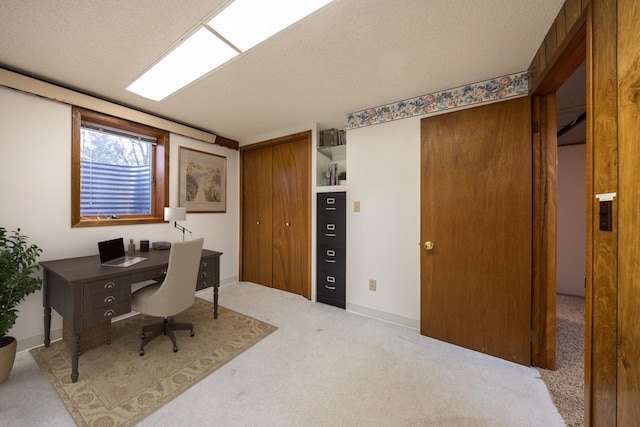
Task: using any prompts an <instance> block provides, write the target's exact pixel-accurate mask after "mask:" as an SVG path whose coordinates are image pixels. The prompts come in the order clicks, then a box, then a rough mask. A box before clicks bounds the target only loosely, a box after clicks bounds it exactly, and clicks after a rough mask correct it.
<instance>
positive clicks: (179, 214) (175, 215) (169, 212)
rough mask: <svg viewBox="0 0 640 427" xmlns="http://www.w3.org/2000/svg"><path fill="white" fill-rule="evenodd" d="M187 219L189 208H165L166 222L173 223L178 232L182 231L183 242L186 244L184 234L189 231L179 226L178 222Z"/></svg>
mask: <svg viewBox="0 0 640 427" xmlns="http://www.w3.org/2000/svg"><path fill="white" fill-rule="evenodd" d="M185 219H187V208H168V207H167V208H164V220H165V221H173V226H174V227H175V228H177V229H178V230H180V231H182V241H183V242H184V232H185V231H189V230H187V229H186V228H184V227H183V226H181V225H180V224H178V222H177V221H184V220H185ZM189 234H193V233H191V231H189Z"/></svg>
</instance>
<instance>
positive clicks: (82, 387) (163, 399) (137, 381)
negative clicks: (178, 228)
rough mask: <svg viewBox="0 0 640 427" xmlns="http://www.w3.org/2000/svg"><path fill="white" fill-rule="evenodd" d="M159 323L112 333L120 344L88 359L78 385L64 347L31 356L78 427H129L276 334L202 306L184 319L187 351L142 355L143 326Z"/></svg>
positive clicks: (134, 322) (165, 347)
mask: <svg viewBox="0 0 640 427" xmlns="http://www.w3.org/2000/svg"><path fill="white" fill-rule="evenodd" d="M154 321H157V319H153V318H150V317H148V316H144V315H136V316H133V317H130V318H128V319H125V320H121V321H119V322H114V323H113V325H112V343H111V344H110V345H102V346H100V347H96V348H94V349H91V350H88V351H86V352H85V353H83V354H82V355H81V356H80V362H79V372H80V378H79V379H78V382H76V383H72V382H71V378H70V373H71V359H70V353H69V350H68V349H67V346H66V345H65V343H64V341H62V340H59V341H56V342H54V343H52V344H51V346H50V347H48V348H45V347H44V346H41V347H37V348H35V349H33V350H31V354H32V355H33V357H34V359H35V360H36V362H37V363H38V365H39V366H40V368H41V369H42V370H43V371H44V372H45V374H46V375H47V377H48V378H49V381H51V384H52V385H53V387H54V388H55V390H56V391H57V392H58V394H59V396H60V398H61V399H62V401H63V402H64V404H65V406H66V407H67V409H68V410H69V413H70V414H71V416H72V417H73V419H74V420H75V422H76V423H77V424H78V425H100V426H115V425H121V426H127V425H133V424H135V423H137V422H140V420H142V419H144V418H145V417H146V416H148V415H149V414H151V413H153V412H154V411H156V410H157V409H158V408H160V407H162V405H164V404H165V403H167V402H168V401H170V400H172V399H173V398H175V397H176V396H178V395H179V394H180V393H182V392H184V391H185V390H187V389H188V388H189V387H191V386H192V385H194V384H196V383H197V382H198V381H200V380H202V379H203V378H205V377H206V376H207V375H209V374H210V373H212V372H213V371H215V370H216V369H218V368H220V367H221V366H223V365H224V364H225V363H227V362H228V361H230V360H231V359H233V358H234V357H236V356H237V355H239V354H240V353H242V352H243V351H245V350H246V349H248V348H249V347H251V346H252V345H254V344H255V343H257V342H258V341H260V340H261V339H262V338H264V337H266V336H267V335H269V334H270V333H271V332H273V331H275V330H276V328H275V327H274V326H272V325H269V324H267V323H264V322H261V321H259V320H256V319H253V318H251V317H248V316H245V315H243V314H240V313H237V312H235V311H232V310H229V309H226V308H224V307H219V314H218V319H217V320H214V319H213V304H212V303H210V302H207V301H204V300H202V299H199V298H196V302H195V304H194V305H193V306H192V307H191V308H190V309H189V310H187V311H186V312H184V313H182V314H181V315H179V316H176V321H181V322H193V324H194V331H195V336H194V337H193V338H192V337H190V336H189V331H177V332H176V338H177V340H178V348H179V351H178V352H177V353H173V346H172V345H171V341H170V340H169V338H167V337H158V338H156V339H155V340H154V341H152V342H151V343H149V344H147V346H146V347H145V355H144V356H143V357H140V356H139V354H138V350H139V345H140V341H139V340H140V331H141V327H142V325H143V324H149V323H153V322H154Z"/></svg>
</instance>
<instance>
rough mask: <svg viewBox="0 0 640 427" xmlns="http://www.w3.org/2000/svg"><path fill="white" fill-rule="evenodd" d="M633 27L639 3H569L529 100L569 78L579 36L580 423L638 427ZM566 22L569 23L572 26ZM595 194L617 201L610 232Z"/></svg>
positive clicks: (639, 72) (639, 270) (638, 190)
mask: <svg viewBox="0 0 640 427" xmlns="http://www.w3.org/2000/svg"><path fill="white" fill-rule="evenodd" d="M638 21H640V2H638V1H637V0H567V1H566V3H565V5H564V7H563V8H562V10H561V11H560V14H559V16H558V19H556V22H555V23H554V25H553V27H552V28H551V30H550V31H549V34H548V35H547V38H546V39H545V42H544V43H543V45H542V46H541V47H540V50H539V51H538V53H537V55H536V58H535V59H534V61H533V63H532V64H531V67H530V68H529V76H530V80H529V82H530V90H531V91H532V92H533V93H535V94H537V95H541V94H545V93H551V92H553V91H555V90H557V88H558V87H559V86H558V82H563V81H564V80H565V79H566V77H568V75H569V74H570V73H571V72H572V66H573V65H572V64H573V63H575V62H577V58H578V55H577V53H576V51H575V49H576V48H580V46H581V42H580V41H579V39H580V38H583V39H584V41H583V42H582V43H584V49H585V51H586V58H587V206H586V209H587V248H586V249H587V271H586V276H587V298H586V300H587V306H586V320H587V322H586V331H585V332H586V348H585V425H587V426H598V427H600V426H617V425H619V426H631V425H638V420H640V310H638V301H639V300H640V263H639V262H638V260H639V259H640V232H638V225H639V224H640V185H639V184H638V183H639V182H640V150H638V145H639V141H640V120H638V117H640V32H639V31H638V25H637V22H638ZM569 22H574V24H573V28H570V27H569V25H568V23H569ZM582 32H584V34H583V33H582ZM562 34H565V37H564V39H563V38H562ZM572 38H573V39H572ZM574 39H575V40H574ZM572 49H573V50H572ZM572 61H573V62H572ZM602 193H615V194H616V196H615V198H614V201H613V231H603V230H600V228H599V215H598V214H599V211H600V208H599V200H598V199H597V198H596V195H597V194H602Z"/></svg>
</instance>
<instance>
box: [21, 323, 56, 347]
mask: <svg viewBox="0 0 640 427" xmlns="http://www.w3.org/2000/svg"><path fill="white" fill-rule="evenodd" d="M49 339H50V340H51V342H53V341H55V340H60V339H62V328H59V329H53V330H52V331H51V335H50V336H49ZM42 344H44V332H43V333H41V334H40V335H36V336H34V337H29V338H24V339H21V340H19V341H18V346H17V348H16V352H18V351H23V350H30V349H32V348H34V347H39V346H41V345H42Z"/></svg>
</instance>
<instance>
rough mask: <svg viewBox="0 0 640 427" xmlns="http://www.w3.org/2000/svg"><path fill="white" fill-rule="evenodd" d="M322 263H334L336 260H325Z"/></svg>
mask: <svg viewBox="0 0 640 427" xmlns="http://www.w3.org/2000/svg"><path fill="white" fill-rule="evenodd" d="M324 262H330V263H335V262H336V260H335V259H325V260H324Z"/></svg>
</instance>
